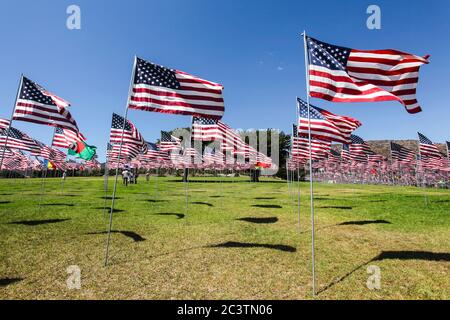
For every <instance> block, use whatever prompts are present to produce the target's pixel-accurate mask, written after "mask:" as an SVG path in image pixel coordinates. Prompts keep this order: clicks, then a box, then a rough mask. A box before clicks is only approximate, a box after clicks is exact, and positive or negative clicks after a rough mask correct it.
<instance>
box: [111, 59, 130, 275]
mask: <svg viewBox="0 0 450 320" xmlns="http://www.w3.org/2000/svg"><path fill="white" fill-rule="evenodd" d="M136 60H137V57H136V56H134V63H133V70H132V71H131V79H130V87H129V89H128V98H127V105H126V107H125V114H124V119H123V126H122V136H121V138H120V147H119V155H118V156H117V166H116V177H115V178H114V188H113V194H112V200H111V211H110V213H109V227H108V237H107V240H106V253H105V267H106V266H107V265H108V257H109V244H110V241H111V228H112V222H113V212H114V203H115V199H116V191H117V178H118V176H119V166H120V156H121V155H122V145H123V136H124V133H125V124H126V122H127V116H128V105H129V102H130V96H131V91H132V89H133V82H134V75H135V71H136Z"/></svg>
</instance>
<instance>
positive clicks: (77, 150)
mask: <svg viewBox="0 0 450 320" xmlns="http://www.w3.org/2000/svg"><path fill="white" fill-rule="evenodd" d="M96 149H97V147H95V146H90V145H88V144H86V142H84V141H75V142H72V143H71V144H70V147H69V149H68V150H67V154H68V155H71V156H74V157H77V158H81V159H83V160H87V161H90V160H92V159H93V158H94V157H95V154H96Z"/></svg>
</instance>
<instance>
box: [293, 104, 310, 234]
mask: <svg viewBox="0 0 450 320" xmlns="http://www.w3.org/2000/svg"><path fill="white" fill-rule="evenodd" d="M296 115H297V116H296V119H297V120H296V122H297V125H298V123H299V118H300V114H299V108H298V104H297V107H296ZM297 128H298V127H297ZM292 130H294V128H292ZM297 135H298V130H297ZM293 136H294V132H293ZM310 139H311V138H310ZM293 141H294V138H292V142H293ZM309 144H310V145H311V140H310V142H309ZM297 215H298V232H299V233H300V165H298V166H297Z"/></svg>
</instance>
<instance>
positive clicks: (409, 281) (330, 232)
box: [0, 177, 450, 299]
mask: <svg viewBox="0 0 450 320" xmlns="http://www.w3.org/2000/svg"><path fill="white" fill-rule="evenodd" d="M192 179H193V180H198V181H196V182H194V181H192V182H191V183H189V186H188V194H189V204H188V210H187V212H186V204H185V186H184V184H183V183H181V182H179V180H180V179H179V178H174V177H167V178H157V181H155V178H154V177H152V178H151V181H150V183H147V182H145V181H144V180H145V179H141V180H140V181H139V184H138V185H131V186H129V187H128V188H125V187H124V186H122V184H119V186H118V190H117V196H118V200H117V202H116V208H117V209H118V210H117V212H115V214H114V222H113V230H114V233H113V234H112V243H111V252H110V253H111V254H110V264H109V266H108V267H106V268H105V267H104V266H103V263H104V256H105V244H106V234H105V230H107V225H108V213H107V212H106V211H105V210H104V204H105V199H104V197H105V191H104V189H103V178H68V179H67V180H66V182H65V185H64V190H62V188H61V180H59V179H47V181H46V183H45V194H44V196H42V197H41V193H40V190H41V180H40V179H27V180H24V179H22V180H19V179H17V180H5V179H2V180H0V279H1V283H0V298H1V299H28V298H31V299H61V298H62V299H140V298H144V299H311V298H312V297H311V258H310V257H311V228H310V215H309V195H308V192H309V185H308V184H307V183H302V184H301V188H300V189H301V212H300V215H301V223H300V230H299V228H298V225H297V195H296V194H293V193H292V192H291V193H289V191H288V188H287V184H286V182H285V181H284V182H283V181H281V180H275V179H265V180H264V181H265V182H263V183H257V184H255V183H249V182H247V178H244V177H242V178H240V179H231V178H223V179H224V180H225V181H224V182H222V183H218V182H217V180H214V178H209V181H208V182H201V180H204V178H192ZM112 181H113V178H110V183H109V192H108V196H110V195H111V190H112ZM291 191H292V190H291ZM315 191H316V193H315V195H316V197H315V207H316V273H317V286H318V290H319V293H318V295H317V297H316V298H317V299H449V298H450V277H449V274H450V191H449V190H431V189H429V190H426V191H425V190H424V189H418V188H402V187H388V186H366V185H364V186H363V185H328V184H315ZM425 194H426V197H427V199H428V205H427V204H426V198H425ZM39 203H41V205H40V207H39V206H38V204H39ZM107 205H108V206H109V205H110V200H107ZM70 265H77V266H79V267H80V268H81V275H82V286H81V289H79V290H76V289H75V290H74V289H72V290H70V289H68V288H67V285H66V280H67V278H68V273H67V271H66V269H67V267H68V266H70ZM371 265H375V266H378V267H379V268H380V270H381V288H380V289H378V290H376V289H375V290H369V289H368V288H367V285H366V282H367V279H368V277H369V276H370V274H369V273H368V272H367V267H368V266H371Z"/></svg>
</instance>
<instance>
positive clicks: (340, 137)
mask: <svg viewBox="0 0 450 320" xmlns="http://www.w3.org/2000/svg"><path fill="white" fill-rule="evenodd" d="M297 102H298V115H299V119H298V130H299V134H300V135H309V121H308V104H307V103H306V102H305V101H303V100H302V99H300V98H297ZM309 107H310V108H309V110H310V112H309V115H310V117H309V118H310V119H311V137H314V138H316V139H320V140H325V141H336V142H340V143H351V138H350V136H351V134H352V132H353V131H354V130H356V129H357V128H359V127H360V126H361V122H359V121H358V120H356V119H353V118H350V117H346V116H339V115H335V114H333V113H331V112H329V111H327V110H324V109H321V108H318V107H315V106H313V105H311V104H310V105H309Z"/></svg>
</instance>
